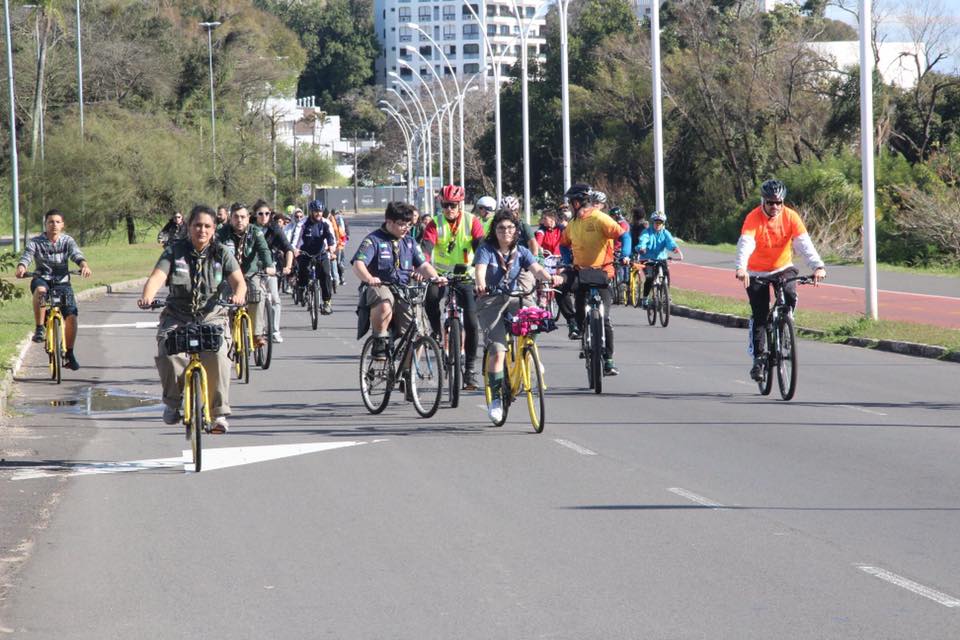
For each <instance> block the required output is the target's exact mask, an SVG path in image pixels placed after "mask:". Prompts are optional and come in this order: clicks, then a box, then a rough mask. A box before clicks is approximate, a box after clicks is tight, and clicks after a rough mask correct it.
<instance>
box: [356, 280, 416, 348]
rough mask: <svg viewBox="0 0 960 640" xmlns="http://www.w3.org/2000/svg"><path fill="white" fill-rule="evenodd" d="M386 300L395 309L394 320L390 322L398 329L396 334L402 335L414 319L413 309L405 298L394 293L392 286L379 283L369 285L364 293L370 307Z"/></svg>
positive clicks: (366, 302)
mask: <svg viewBox="0 0 960 640" xmlns="http://www.w3.org/2000/svg"><path fill="white" fill-rule="evenodd" d="M384 302H388V303H390V306H391V308H392V309H393V320H391V322H390V324H391V325H392V326H393V327H394V328H395V329H396V334H397V335H398V336H399V335H402V334H403V332H404V331H406V330H407V325H409V324H410V323H411V322H412V321H413V311H412V310H411V309H410V305H408V304H407V303H406V302H404V301H403V300H399V299H397V298H396V296H394V295H393V292H392V291H390V287H388V286H386V285H383V284H381V285H377V286H375V287H367V288H366V290H365V293H364V298H363V303H364V304H365V305H367V306H368V307H372V306H375V305H378V304H382V303H384Z"/></svg>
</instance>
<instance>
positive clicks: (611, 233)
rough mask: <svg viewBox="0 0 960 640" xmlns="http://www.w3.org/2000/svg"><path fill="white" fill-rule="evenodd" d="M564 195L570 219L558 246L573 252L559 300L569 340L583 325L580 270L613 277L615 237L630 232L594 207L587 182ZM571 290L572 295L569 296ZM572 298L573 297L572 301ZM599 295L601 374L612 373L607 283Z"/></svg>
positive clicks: (583, 294) (610, 296) (583, 295)
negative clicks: (600, 272) (601, 272)
mask: <svg viewBox="0 0 960 640" xmlns="http://www.w3.org/2000/svg"><path fill="white" fill-rule="evenodd" d="M563 197H564V198H566V199H567V200H568V201H569V202H570V209H571V211H573V219H572V220H570V222H569V224H567V226H566V228H565V229H564V230H563V235H562V236H560V246H561V247H569V248H570V249H571V250H572V251H573V270H572V271H567V272H566V273H565V274H564V284H563V285H562V286H561V287H560V290H561V291H563V293H564V295H563V297H562V299H561V301H560V312H561V313H563V317H564V318H565V319H566V321H567V325H568V326H569V330H570V339H571V340H576V339H578V338H579V337H580V328H581V327H582V326H583V320H584V316H585V310H584V307H585V300H586V296H587V292H586V291H583V290H581V289H580V287H579V284H578V283H579V280H580V272H581V271H583V270H586V269H591V270H601V271H603V273H604V274H606V277H607V283H608V285H609V282H610V281H611V280H613V261H614V257H613V244H614V240H616V239H618V238H621V237H622V236H624V235H627V234H629V231H628V232H627V234H625V233H624V231H623V229H621V228H620V225H619V224H618V223H617V221H616V220H614V219H613V218H611V217H610V216H608V215H607V214H605V213H603V211H601V210H599V209H596V208H594V206H593V204H592V201H593V191H592V189H591V188H590V185H588V184H585V183H582V182H578V183H576V184H574V185H573V186H571V187H570V189H568V190H567V192H566V193H565V194H563ZM571 292H573V296H571V295H570V293H571ZM571 297H573V298H574V300H571ZM600 297H601V298H602V299H603V308H604V310H605V313H604V315H603V329H604V331H603V333H604V337H605V345H604V349H605V353H604V354H603V355H604V361H603V375H605V376H615V375H617V374H618V373H620V372H619V371H618V370H617V367H616V365H614V363H613V322H612V321H611V319H610V311H611V309H612V306H613V292H612V291H611V290H610V287H609V286H607V287H605V288H602V289H600ZM574 304H575V305H576V308H575V309H574Z"/></svg>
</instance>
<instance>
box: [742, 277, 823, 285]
mask: <svg viewBox="0 0 960 640" xmlns="http://www.w3.org/2000/svg"><path fill="white" fill-rule="evenodd" d="M750 279H751V280H755V281H756V282H759V283H761V284H764V283H766V284H773V285H777V284H780V285H784V284H788V283H790V282H797V283H799V284H813V283H814V282H816V280H815V279H814V277H813V274H810V275H808V276H793V277H791V278H777V277H776V276H750Z"/></svg>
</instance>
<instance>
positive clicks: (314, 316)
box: [307, 280, 321, 331]
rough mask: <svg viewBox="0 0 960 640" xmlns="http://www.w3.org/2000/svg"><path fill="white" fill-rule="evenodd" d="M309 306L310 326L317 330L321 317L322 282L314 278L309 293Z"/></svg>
mask: <svg viewBox="0 0 960 640" xmlns="http://www.w3.org/2000/svg"><path fill="white" fill-rule="evenodd" d="M307 296H308V297H309V300H307V306H308V307H310V327H311V328H312V329H313V330H314V331H316V329H317V321H318V320H319V319H320V304H321V302H320V284H319V283H318V282H317V281H316V280H314V281H313V282H311V283H310V291H309V293H308V294H307Z"/></svg>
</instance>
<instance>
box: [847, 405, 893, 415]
mask: <svg viewBox="0 0 960 640" xmlns="http://www.w3.org/2000/svg"><path fill="white" fill-rule="evenodd" d="M840 406H841V407H845V408H847V409H853V410H854V411H860V412H862V413H869V414H871V415H874V416H885V415H887V414H885V413H883V412H882V411H874V410H873V409H864V408H863V407H855V406H853V405H852V404H842V405H840Z"/></svg>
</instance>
